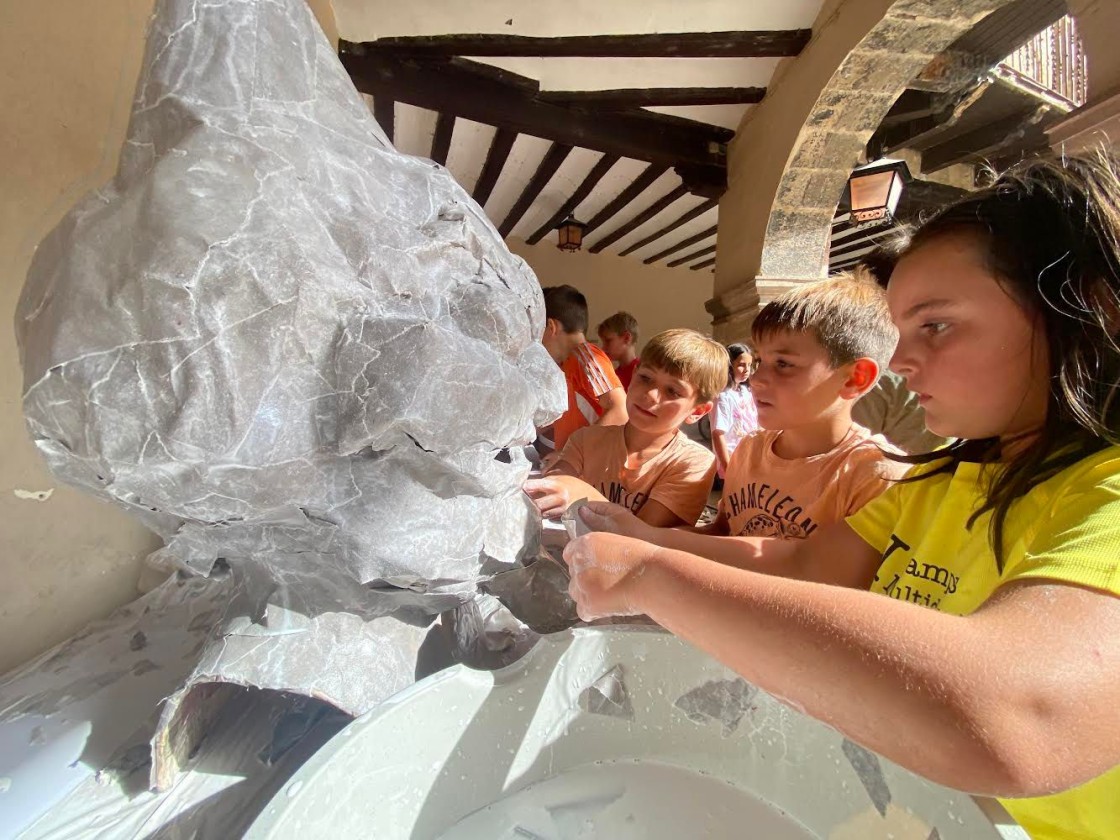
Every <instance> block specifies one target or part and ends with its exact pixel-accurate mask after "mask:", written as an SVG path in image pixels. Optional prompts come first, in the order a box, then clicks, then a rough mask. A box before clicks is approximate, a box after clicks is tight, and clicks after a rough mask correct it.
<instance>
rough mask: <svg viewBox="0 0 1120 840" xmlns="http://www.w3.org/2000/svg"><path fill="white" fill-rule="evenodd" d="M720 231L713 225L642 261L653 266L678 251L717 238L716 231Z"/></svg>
mask: <svg viewBox="0 0 1120 840" xmlns="http://www.w3.org/2000/svg"><path fill="white" fill-rule="evenodd" d="M718 229H719V225H712V226H711V227H710V228H708V229H707V230H702V231H700V232H699V233H698V234H696V235H695V236H690V237H688V239H682V240H681V241H680V242H678V243H677V244H676V245H673V246H672V247H669V248H666V249H665V250H664V251H661V252H659V253H656V254H654V255H653V256H652V257H646V258H645V259H644V260H642V262H644V263H645V264H646V265H652V264H653V263H655V262H657V261H658V260H661V259H664V258H665V257H667V256H669V255H670V254H675V253H677V251H681V250H683V249H685V248H688V247H689V246H692V245H695V244H696V243H697V242H703V241H704V240H705V239H707V238H708V237H709V236H715V235H716V230H718Z"/></svg>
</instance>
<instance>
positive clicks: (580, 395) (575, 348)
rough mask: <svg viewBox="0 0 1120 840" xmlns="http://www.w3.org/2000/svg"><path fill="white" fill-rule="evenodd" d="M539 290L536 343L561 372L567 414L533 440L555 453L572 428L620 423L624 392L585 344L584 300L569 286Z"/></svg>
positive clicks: (602, 360) (599, 353)
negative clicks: (540, 321) (541, 312)
mask: <svg viewBox="0 0 1120 840" xmlns="http://www.w3.org/2000/svg"><path fill="white" fill-rule="evenodd" d="M542 291H543V292H544V308H545V317H546V319H547V320H546V321H545V327H544V335H543V336H542V337H541V343H542V344H543V345H544V347H545V349H546V350H547V351H548V353H549V355H550V356H552V358H553V360H554V361H555V362H556V364H558V365H560V368H561V369H562V370H563V371H564V378H565V380H567V383H568V410H567V411H565V412H564V414H562V415H561V416H560V419H559V420H557V421H556V422H555V423H553V424H552V426H551V427H549V428H548V429H539V430H538V439H539V440H540V441H541V443H542V444H543V446H544V448H545V449H546V450H552V451H553V452H559V451H560V450H561V449H563V448H564V444H565V443H567V441H568V438H569V437H570V436H571V434H572V432H574V431H575V430H576V429H580V428H582V427H584V426H589V425H595V424H601V425H604V426H610V425H618V424H621V423H625V422H626V391H625V390H624V389H623V387H622V383H621V382H619V380H618V376H617V375H616V374H615V372H614V366H613V365H612V364H611V362H610V359H608V358H607V357H606V355H605V354H604V353H603V351H602V350H600V349H599V348H598V347H596V346H595V345H593V344H589V343H588V341H587V336H586V332H587V298H585V297H584V296H583V294H582V293H581V292H580V291H579V290H578V289H576V288H574V287H572V286H548V287H546V288H545V289H543V290H542ZM551 458H553V456H552V455H549V456H547V457H546V463H551V460H550V459H551Z"/></svg>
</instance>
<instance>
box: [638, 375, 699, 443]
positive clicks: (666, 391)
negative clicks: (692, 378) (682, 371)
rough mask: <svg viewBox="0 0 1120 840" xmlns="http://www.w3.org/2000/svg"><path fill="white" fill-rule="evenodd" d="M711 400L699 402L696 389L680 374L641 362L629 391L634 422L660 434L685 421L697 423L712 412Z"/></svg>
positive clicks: (640, 426) (644, 430)
mask: <svg viewBox="0 0 1120 840" xmlns="http://www.w3.org/2000/svg"><path fill="white" fill-rule="evenodd" d="M711 407H712V404H711V403H702V404H700V405H697V403H696V389H695V388H694V387H693V386H692V385H691V384H690V383H689V382H686V381H685V380H683V379H681V378H680V377H679V376H673V375H672V374H671V373H668V372H667V371H665V370H662V369H661V368H656V367H652V366H649V365H644V364H640V365H638V369H637V370H636V371H634V378H633V379H632V380H631V381H630V390H628V391H627V392H626V411H627V413H628V414H629V415H630V422H631V423H632V424H633V425H634V426H635V427H636V428H638V429H640V430H641V431H643V432H649V433H650V434H660V433H663V432H669V431H672V430H674V429H676V428H678V427H680V426H681V425H682V424H683V423H695V422H696V421H697V420H699V419H700V418H701V417H703V416H704V415H705V414H707V413H708V409H710V408H711Z"/></svg>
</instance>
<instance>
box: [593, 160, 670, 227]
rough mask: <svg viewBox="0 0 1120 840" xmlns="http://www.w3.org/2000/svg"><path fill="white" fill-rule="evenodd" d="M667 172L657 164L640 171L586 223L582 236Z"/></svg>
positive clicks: (600, 224) (667, 169) (665, 167)
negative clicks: (640, 172)
mask: <svg viewBox="0 0 1120 840" xmlns="http://www.w3.org/2000/svg"><path fill="white" fill-rule="evenodd" d="M668 171H669V167H668V166H663V165H660V164H657V163H651V164H650V165H649V166H647V167H646V168H645V169H643V170H642V174H641V175H639V176H638V177H637V178H635V179H634V180H633V181H632V182H631V183H630V185H629V186H628V187H626V189H624V190H623V191H622V192H620V193H619V194H618V195H617V196H615V198H614V199H613V200H612V201H610V202H609V203H608V204H607V206H606V207H604V208H603V209H602V210H600V211H599V212H598V213H596V214H595V215H594V216H592V217H591V219H590V220H589V221H588V222H587V226H586V227H585V228H584V229H583V235H584V236H587V234H589V233H591V232H592V231H593V230H595V229H596V228H598V227H601V226H602V224H603V223H604V222H606V221H607V220H608V219H610V218H611V217H612V216H614V214H615V213H617V212H618V211H620V210H621V209H622V208H623V207H625V206H626V205H627V204H629V203H630V202H631V201H633V200H634V199H635V198H637V197H638V196H639V195H641V194H642V193H643V192H645V190H646V189H647V188H648V187H649V185H650V184H652V183H653V182H654V181H656V180H657V179H658V178H660V177H661V176H662V175H664V174H665V173H666V172H668Z"/></svg>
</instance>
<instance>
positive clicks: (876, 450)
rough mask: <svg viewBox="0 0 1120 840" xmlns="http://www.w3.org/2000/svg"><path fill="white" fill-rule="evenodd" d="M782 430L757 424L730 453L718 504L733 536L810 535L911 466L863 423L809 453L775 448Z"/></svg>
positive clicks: (860, 504)
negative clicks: (783, 453)
mask: <svg viewBox="0 0 1120 840" xmlns="http://www.w3.org/2000/svg"><path fill="white" fill-rule="evenodd" d="M779 435H781V431H774V430H770V429H766V430H763V431H760V432H757V433H756V434H753V435H751V436H750V437H747V438H744V439H743V440H742V442H741V443H740V444H739V446H738V447H737V448H736V450H735V452H734V454H732V456H731V462H730V463H729V464H728V465H727V477H726V478H725V479H724V483H723V498H722V499H720V512H721V514H722V515H724V516H726V517H727V520H728V525H729V526H730V529H731V530H730V533H731V536H733V537H782V538H785V539H793V538H804V537H807V536H809V535H810V534H811V533H813V531H815V530H816V529H817V528H818V527H820V526H821V525H831V524H833V523H834V522H840V521H842V520H843V519H844V518H845V517H848V516H851V515H852V514H853V513H855V512H856V511H857V510H859V509H860V508H861V507H863V506H864V505H865V504H867V503H868V502H869V501H871V500H872V499H874V498H875V497H876V496H878V495H879V494H880V493H882V492H883V491H884V490H886V489H887V487H889V486H890V482H891V480H892V479H898V478H901V477H902V476H903V475H904V474H905V473H906V470H907V469H909V465H908V464H900V463H898V462H897V461H892V460H891V459H889V458H888V457H887V456H886V454H884V452H883V451H882V449H887V450H890V451H897V450H894V449H893V448H892V447H891V445H890V444H889V443H887V441H886V439H884V438H882V437H880V436H877V435H876V436H872V435H871V433H870V432H869V431H867V429H865V428H863V427H862V426H853V427H852V431H851V432H849V434H848V437H846V438H845V439H844V440H843V441H842V442H841V443H840V445H839V446H837V447H836V448H835V449H831V450H829V451H828V452H825V453H823V454H821V455H812V456H810V457H808V458H794V459H785V458H779V457H778V456H777V455H775V454H774V442H775V441H776V440H777V439H778V437H779Z"/></svg>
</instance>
